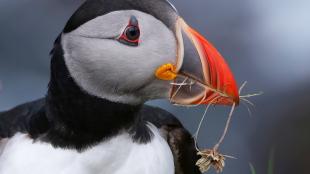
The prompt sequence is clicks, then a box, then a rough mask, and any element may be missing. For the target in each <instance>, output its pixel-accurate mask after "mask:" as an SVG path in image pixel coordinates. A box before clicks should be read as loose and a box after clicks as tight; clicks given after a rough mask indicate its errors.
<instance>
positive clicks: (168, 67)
mask: <svg viewBox="0 0 310 174" xmlns="http://www.w3.org/2000/svg"><path fill="white" fill-rule="evenodd" d="M175 71H176V67H175V66H174V65H172V64H171V63H168V64H164V65H162V66H160V67H159V68H157V70H156V72H155V76H156V77H157V78H158V79H160V80H174V79H175V78H177V73H176V72H175Z"/></svg>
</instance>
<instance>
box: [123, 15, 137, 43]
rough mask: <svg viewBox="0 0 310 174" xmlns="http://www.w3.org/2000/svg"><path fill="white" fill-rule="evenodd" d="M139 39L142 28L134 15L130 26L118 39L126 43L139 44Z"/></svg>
mask: <svg viewBox="0 0 310 174" xmlns="http://www.w3.org/2000/svg"><path fill="white" fill-rule="evenodd" d="M139 39H140V29H139V24H138V20H137V19H136V18H135V17H134V16H132V17H131V18H130V22H129V24H128V26H127V27H126V29H125V31H124V32H123V34H122V35H121V37H120V38H119V39H118V40H119V41H120V42H121V43H123V44H126V45H130V46H138V45H139Z"/></svg>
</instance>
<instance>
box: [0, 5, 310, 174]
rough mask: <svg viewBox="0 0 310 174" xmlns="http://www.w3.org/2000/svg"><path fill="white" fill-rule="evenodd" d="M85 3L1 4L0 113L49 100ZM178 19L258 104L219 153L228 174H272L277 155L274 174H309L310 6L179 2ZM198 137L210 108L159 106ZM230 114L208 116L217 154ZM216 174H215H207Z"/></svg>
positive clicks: (239, 114)
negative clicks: (73, 19) (69, 32)
mask: <svg viewBox="0 0 310 174" xmlns="http://www.w3.org/2000/svg"><path fill="white" fill-rule="evenodd" d="M81 3H82V1H81V0H0V80H1V92H0V110H5V109H9V108H11V107H13V106H15V105H17V104H21V103H23V102H27V101H30V100H33V99H36V98H39V97H42V96H44V95H45V93H46V89H47V83H48V80H49V60H50V58H49V55H48V53H49V51H50V49H51V48H52V43H53V41H54V39H55V38H56V36H57V35H58V34H59V33H60V31H61V30H62V28H63V26H64V24H65V22H66V21H67V19H68V18H69V17H70V15H71V14H72V13H73V12H74V11H75V9H76V8H77V7H78V6H79V5H80V4H81ZM173 3H174V4H175V6H176V7H177V8H178V10H179V12H180V14H181V15H182V16H183V17H184V18H185V19H186V21H187V22H188V23H189V24H190V25H192V26H193V27H194V28H196V29H198V30H199V31H200V32H201V33H202V34H203V35H205V36H206V37H207V38H208V39H209V40H210V41H211V42H213V43H214V44H215V45H216V47H217V48H218V49H219V50H220V51H221V53H222V54H223V55H224V57H225V58H226V59H227V61H228V63H229V64H230V66H231V68H232V70H233V72H234V73H235V77H236V79H237V81H238V83H239V85H240V84H242V82H243V81H245V80H247V81H248V82H249V83H248V86H247V87H246V90H245V91H244V93H252V92H257V91H264V95H263V96H259V97H255V98H252V99H251V100H252V101H253V102H254V103H255V104H256V106H255V109H252V111H253V115H252V116H249V114H248V112H247V109H246V108H245V107H244V106H242V105H241V106H240V107H239V108H238V109H237V111H236V112H235V114H234V118H233V121H232V124H231V127H230V131H229V133H228V135H227V137H226V139H225V141H224V143H223V145H222V147H221V151H222V152H223V153H225V154H228V155H232V156H235V157H237V158H238V159H237V160H230V159H229V160H227V166H226V168H225V169H224V174H248V173H250V169H249V163H252V164H253V165H254V166H255V168H256V170H257V173H259V174H263V173H267V162H268V160H269V158H270V157H269V156H270V154H271V151H272V149H273V150H274V169H275V172H274V173H276V174H286V173H287V174H292V173H293V174H309V173H310V169H309V165H310V161H309V156H310V149H309V148H310V105H309V104H310V94H309V93H310V68H309V66H310V1H309V0H295V1H292V0H252V1H248V0H234V1H231V0H190V1H189V0H173ZM152 104H155V105H159V106H161V107H163V108H165V109H167V110H169V111H171V112H173V113H174V114H175V115H177V116H178V117H179V118H180V119H181V120H182V122H183V123H184V125H185V126H186V127H187V128H188V129H189V130H190V131H191V132H194V130H195V128H196V127H197V124H198V121H199V119H200V117H201V116H202V113H203V109H204V108H205V107H198V108H190V109H187V108H179V107H175V106H172V105H170V104H169V103H168V102H166V101H155V102H152ZM228 112H229V108H226V107H216V108H215V109H211V111H210V112H209V113H208V116H207V117H208V118H207V122H206V123H205V124H204V126H203V128H202V133H201V136H200V139H199V140H200V146H201V147H211V146H213V145H214V143H215V142H216V141H217V139H218V138H219V136H220V134H221V133H222V130H223V127H224V123H225V119H226V118H227V113H228ZM209 173H213V171H211V172H209Z"/></svg>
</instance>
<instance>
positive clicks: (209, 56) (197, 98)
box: [156, 18, 239, 105]
mask: <svg viewBox="0 0 310 174" xmlns="http://www.w3.org/2000/svg"><path fill="white" fill-rule="evenodd" d="M177 38H178V45H179V50H178V56H177V57H178V59H177V64H176V65H172V64H166V65H163V66H161V67H159V68H158V69H157V71H156V76H157V78H159V79H162V80H173V81H174V82H173V83H172V89H171V96H170V100H171V102H173V103H176V104H181V105H195V104H222V105H232V104H233V103H235V104H239V93H238V88H237V85H236V81H235V79H234V76H233V74H232V72H231V70H230V68H229V67H228V65H227V63H226V62H225V60H224V58H223V57H222V56H221V54H220V53H219V52H218V51H217V49H216V48H214V46H213V45H212V44H211V43H210V42H208V41H207V40H206V39H205V38H204V37H203V36H202V35H200V34H199V33H198V32H197V31H195V30H194V29H192V28H191V27H189V26H188V25H187V24H186V23H185V21H184V20H183V19H182V18H179V20H178V23H177Z"/></svg>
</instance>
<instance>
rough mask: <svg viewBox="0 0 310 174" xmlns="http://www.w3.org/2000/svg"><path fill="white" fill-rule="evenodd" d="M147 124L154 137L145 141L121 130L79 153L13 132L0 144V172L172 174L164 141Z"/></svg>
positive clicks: (172, 164)
mask: <svg viewBox="0 0 310 174" xmlns="http://www.w3.org/2000/svg"><path fill="white" fill-rule="evenodd" d="M149 128H150V129H151V131H152V132H153V134H154V137H153V139H152V141H151V142H149V143H147V144H138V143H134V142H133V141H132V138H131V137H130V136H129V135H128V133H122V134H120V135H118V136H115V137H113V138H111V139H110V140H107V141H104V142H102V143H100V144H98V145H96V146H94V147H92V148H90V149H88V150H86V151H84V152H81V153H79V152H77V151H75V150H70V149H59V148H58V149H55V148H53V147H52V146H51V145H50V144H47V143H42V142H33V141H32V140H31V139H30V138H29V137H27V135H25V134H16V135H15V136H14V137H13V138H11V139H9V140H8V142H7V143H2V144H0V147H1V149H2V150H3V151H2V154H1V156H0V174H174V162H173V156H172V153H171V150H170V148H169V146H168V144H167V142H166V141H165V140H164V139H163V138H162V137H161V135H160V133H159V130H158V129H157V128H155V126H153V125H151V124H150V125H149Z"/></svg>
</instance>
